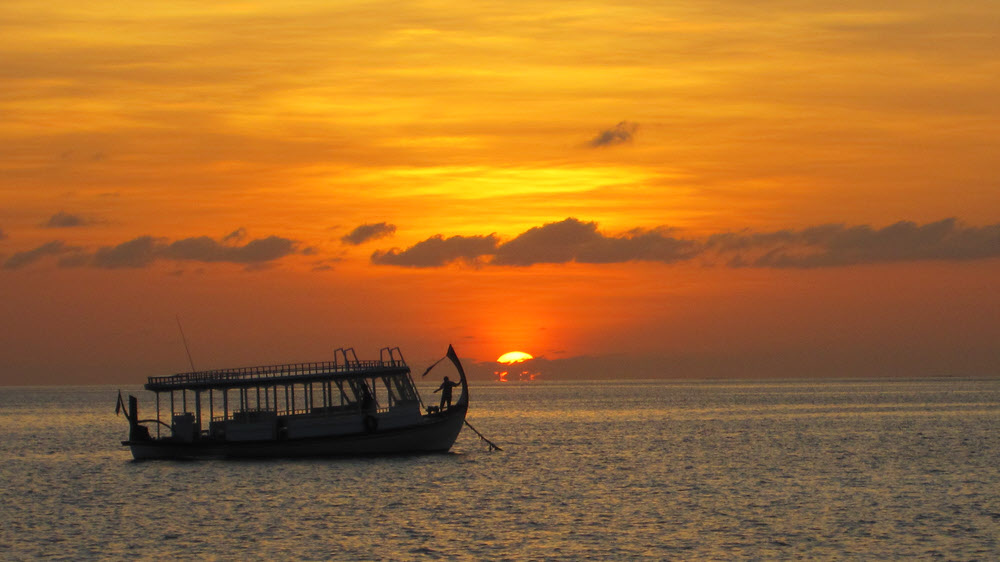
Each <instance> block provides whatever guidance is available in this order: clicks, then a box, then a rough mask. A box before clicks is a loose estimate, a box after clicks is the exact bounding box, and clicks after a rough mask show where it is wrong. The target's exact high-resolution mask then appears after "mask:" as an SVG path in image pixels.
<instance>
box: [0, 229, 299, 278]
mask: <svg viewBox="0 0 1000 562" xmlns="http://www.w3.org/2000/svg"><path fill="white" fill-rule="evenodd" d="M243 232H244V231H243V230H242V229H240V230H238V231H236V232H234V233H232V234H229V235H227V236H226V237H225V238H223V239H222V240H221V241H217V240H214V239H212V238H209V237H208V236H199V237H194V238H184V239H181V240H176V241H173V242H170V241H168V240H166V239H164V238H157V237H154V236H140V237H138V238H135V239H133V240H129V241H128V242H123V243H121V244H118V245H117V246H104V247H101V248H98V249H97V250H96V251H94V252H87V251H85V250H84V249H82V248H79V247H74V246H68V245H66V243H64V242H62V241H59V240H56V241H53V242H49V243H46V244H43V245H41V246H39V247H37V248H34V249H32V250H27V251H24V252H18V253H16V254H14V255H12V256H11V257H10V258H8V259H7V260H6V261H5V262H4V264H3V268H4V269H18V268H21V267H24V266H26V265H30V264H32V263H35V262H37V261H39V260H41V259H43V258H46V257H57V258H58V264H59V265H60V266H61V267H82V266H91V267H99V268H104V269H118V268H137V267H146V266H148V265H151V264H152V263H153V262H155V261H158V260H177V261H196V262H205V263H212V262H215V263H223V262H225V263H235V264H243V265H247V266H260V265H265V264H267V263H270V262H273V261H275V260H278V259H280V258H283V257H285V256H289V255H292V254H296V253H305V254H308V253H310V249H309V248H306V249H302V250H300V249H299V243H298V242H296V241H295V240H289V239H287V238H281V237H278V236H268V237H267V238H260V239H256V240H251V241H249V242H247V243H246V244H242V245H240V244H231V243H229V242H233V241H234V240H235V239H236V238H238V237H241V233H243Z"/></svg>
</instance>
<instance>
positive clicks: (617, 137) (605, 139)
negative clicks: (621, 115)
mask: <svg viewBox="0 0 1000 562" xmlns="http://www.w3.org/2000/svg"><path fill="white" fill-rule="evenodd" d="M638 130H639V124H638V123H633V122H631V121H622V122H620V123H618V124H617V125H615V126H614V127H611V128H610V129H605V130H603V131H601V132H599V133H597V135H596V136H595V137H594V138H592V139H590V141H588V142H587V145H588V146H590V147H592V148H600V147H602V146H613V145H616V144H625V143H629V142H632V139H633V138H634V136H635V132H636V131H638Z"/></svg>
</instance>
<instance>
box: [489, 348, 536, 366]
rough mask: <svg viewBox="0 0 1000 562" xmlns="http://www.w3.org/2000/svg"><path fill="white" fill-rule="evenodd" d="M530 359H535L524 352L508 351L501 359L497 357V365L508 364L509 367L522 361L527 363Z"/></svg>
mask: <svg viewBox="0 0 1000 562" xmlns="http://www.w3.org/2000/svg"><path fill="white" fill-rule="evenodd" d="M528 359H534V357H532V356H531V355H530V354H528V353H525V352H523V351H508V352H507V353H504V354H503V355H501V356H500V357H497V363H506V364H507V365H512V364H514V363H521V362H522V361H527V360H528Z"/></svg>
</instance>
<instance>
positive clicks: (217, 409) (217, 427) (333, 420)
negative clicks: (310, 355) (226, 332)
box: [118, 346, 469, 460]
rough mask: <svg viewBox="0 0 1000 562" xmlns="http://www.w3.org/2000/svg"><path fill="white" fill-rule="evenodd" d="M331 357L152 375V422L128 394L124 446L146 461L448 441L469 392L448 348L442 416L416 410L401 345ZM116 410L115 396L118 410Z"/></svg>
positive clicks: (352, 451) (442, 446) (429, 445)
mask: <svg viewBox="0 0 1000 562" xmlns="http://www.w3.org/2000/svg"><path fill="white" fill-rule="evenodd" d="M334 357H335V359H334V361H328V362H321V363H296V364H290V365H271V366H264V367H246V368H239V369H221V370H214V371H196V372H191V373H181V374H177V375H173V376H169V377H150V378H149V382H147V383H146V385H145V389H146V390H149V391H152V392H154V393H155V394H156V418H150V419H139V413H138V401H137V400H136V398H135V397H134V396H129V398H128V406H127V411H126V418H127V419H128V422H129V438H128V441H122V444H123V445H126V446H128V447H129V448H130V449H131V450H132V456H133V457H134V458H135V459H136V460H146V459H200V458H255V457H256V458H261V457H314V456H335V455H375V454H392V453H419V452H443V451H447V450H449V449H450V448H451V446H452V445H453V444H454V443H455V439H456V438H458V434H459V432H460V431H461V429H462V425H463V423H464V422H465V415H466V412H467V411H468V408H469V388H468V382H467V381H466V377H465V371H464V369H463V368H462V364H461V362H459V360H458V356H457V355H456V354H455V350H454V349H453V348H452V347H451V346H448V354H447V358H449V359H451V361H452V363H454V365H455V367H456V369H457V370H458V374H459V385H460V386H461V395H460V396H459V397H458V400H457V401H456V402H455V403H454V405H452V406H451V407H448V408H445V409H443V410H442V409H440V408H437V407H428V408H426V409H425V408H424V407H423V402H422V401H421V399H420V395H419V394H418V393H417V388H416V386H415V385H414V384H413V378H412V376H411V374H410V367H409V366H408V365H407V364H406V361H404V360H403V355H402V353H401V352H400V351H399V348H388V347H387V348H383V349H382V350H381V351H380V352H379V359H378V360H369V361H360V360H358V358H357V355H355V353H354V350H353V349H337V350H336V352H335V353H334ZM435 365H436V363H435ZM432 367H433V366H432ZM429 370H430V369H428V371H429ZM424 374H425V375H426V374H427V373H426V372H425V373H424ZM124 405H125V404H124V401H123V400H122V399H121V396H120V395H119V403H118V408H121V407H122V406H124ZM164 408H169V415H168V416H166V418H167V420H168V421H164V420H162V419H161V410H162V409H164ZM168 422H169V423H168Z"/></svg>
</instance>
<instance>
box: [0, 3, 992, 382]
mask: <svg viewBox="0 0 1000 562" xmlns="http://www.w3.org/2000/svg"><path fill="white" fill-rule="evenodd" d="M799 4H802V3H788V2H763V3H760V2H758V3H754V4H753V5H749V4H746V3H744V2H735V1H730V0H719V1H714V2H704V1H699V2H671V3H664V2H639V1H637V2H620V1H616V2H587V1H584V2H575V3H572V4H568V3H565V2H538V1H532V2H523V3H517V2H504V3H492V4H482V3H470V4H468V5H456V4H455V3H454V2H419V3H417V2H413V3H408V2H404V3H398V2H386V3H379V2H363V3H353V2H329V1H323V2H319V1H316V2H313V1H308V0H307V1H303V2H296V3H294V4H289V3H287V2H285V3H282V2H218V3H210V4H205V3H201V2H152V3H145V4H142V5H141V6H140V5H136V6H134V7H131V6H125V5H122V4H121V3H118V2H92V3H87V4H86V5H82V4H79V3H71V2H66V1H63V0H54V1H52V2H46V3H44V5H39V4H38V3H37V2H28V1H21V0H12V1H8V2H4V5H3V7H0V21H2V22H3V23H2V24H0V29H2V33H3V36H4V38H5V40H4V41H3V42H2V43H0V115H2V116H3V118H2V119H0V147H2V148H0V198H2V199H0V292H2V295H3V298H2V305H0V326H3V328H2V330H0V333H2V334H3V335H2V336H0V383H6V384H33V383H74V382H79V383H93V382H141V381H143V380H145V377H147V376H150V375H161V374H169V373H172V372H176V371H180V370H185V369H187V357H186V355H185V354H184V351H183V345H182V344H181V342H180V337H179V335H178V334H177V326H176V321H175V316H180V317H181V319H182V321H183V323H184V326H185V331H186V332H187V334H188V338H189V340H190V343H191V348H192V354H193V355H194V358H195V361H196V363H197V364H198V365H197V366H199V367H205V368H208V367H224V366H237V365H246V364H255V363H270V362H285V361H310V360H322V359H326V358H328V356H329V355H330V350H331V349H332V348H335V347H338V346H354V347H356V348H357V350H358V352H359V355H361V356H373V355H375V354H376V353H377V350H378V348H379V347H381V346H383V345H399V346H400V347H402V348H403V351H404V353H405V354H406V356H407V358H408V359H410V361H411V362H412V363H414V364H417V363H421V362H423V361H426V360H433V359H436V358H437V357H439V356H440V355H441V353H442V352H443V350H444V349H445V348H446V346H447V344H448V343H454V344H455V346H456V349H457V350H458V351H459V353H460V354H461V355H462V356H463V357H466V358H468V359H469V360H470V361H490V360H493V359H495V358H496V357H497V356H499V355H500V354H502V353H504V352H507V351H511V350H521V351H526V352H529V353H531V354H533V355H535V356H536V357H539V358H544V359H545V360H549V361H557V362H558V361H560V360H565V361H570V360H572V359H573V358H579V357H582V356H593V357H604V356H610V355H614V354H620V355H615V357H618V358H620V359H621V361H620V362H619V363H620V364H621V365H623V366H622V367H620V370H621V371H622V372H616V373H606V372H600V373H598V372H593V373H588V372H582V371H581V373H580V376H594V375H598V374H612V375H616V376H621V375H627V374H628V365H629V364H630V363H629V362H630V361H634V362H636V363H635V364H638V362H639V361H640V360H642V361H649V360H653V361H661V360H662V364H663V374H664V375H667V376H689V375H690V376H743V375H748V376H769V375H770V376H809V375H823V376H851V375H855V374H864V375H934V374H962V375H997V374H998V373H1000V322H998V321H997V318H1000V290H997V289H996V286H997V281H996V280H997V279H1000V185H998V181H1000V180H998V176H997V171H996V170H997V166H996V158H997V157H996V155H997V154H998V152H1000V151H998V148H1000V146H998V145H1000V140H998V139H1000V108H998V105H997V104H996V100H997V99H998V98H1000V62H998V61H1000V59H998V58H997V56H996V54H995V50H996V49H995V47H996V41H997V37H998V36H1000V5H998V4H997V3H996V2H995V1H993V0H989V1H968V2H961V3H958V4H955V5H950V4H947V3H945V4H942V3H938V2H913V1H908V2H888V3H880V4H878V5H877V6H873V5H872V4H871V3H868V2H856V3H851V2H848V3H844V2H811V3H806V4H804V5H799ZM651 358H652V359H651ZM567 364H568V363H567ZM584 364H585V363H584ZM595 364H596V363H595ZM612 364H614V362H612ZM574 365H576V363H574ZM602 369H604V367H602Z"/></svg>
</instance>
